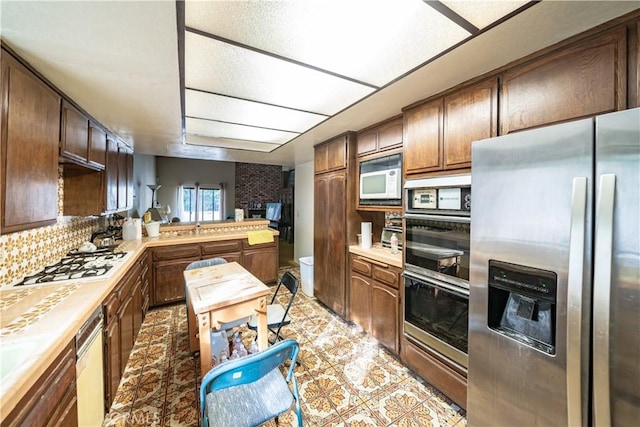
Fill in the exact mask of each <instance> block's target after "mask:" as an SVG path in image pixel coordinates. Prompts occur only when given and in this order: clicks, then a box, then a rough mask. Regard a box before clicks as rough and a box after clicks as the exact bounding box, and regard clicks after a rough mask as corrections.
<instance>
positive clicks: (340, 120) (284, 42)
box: [0, 0, 638, 167]
mask: <svg viewBox="0 0 640 427" xmlns="http://www.w3.org/2000/svg"><path fill="white" fill-rule="evenodd" d="M635 9H638V3H637V2H634V1H585V2H582V1H549V0H545V1H542V2H528V1H522V0H519V1H455V0H442V1H440V2H429V1H423V0H401V1H399V0H349V1H345V0H281V1H271V2H265V1H190V0H189V1H187V2H185V3H176V2H174V1H69V2H66V1H63V2H56V1H44V2H36V1H6V0H2V1H1V3H0V19H1V28H0V31H1V33H0V35H1V37H2V39H3V41H4V42H5V43H7V44H8V45H9V46H10V47H11V48H12V49H13V50H14V51H16V52H17V53H18V54H19V55H21V56H22V57H23V58H24V59H25V60H27V61H28V62H29V63H30V64H32V65H33V67H34V68H36V69H37V70H38V71H39V72H40V73H41V74H42V75H43V76H45V77H46V78H47V79H48V80H49V81H50V82H52V83H53V84H54V85H56V86H57V87H58V88H59V89H60V90H62V91H63V92H64V93H65V94H66V95H68V96H69V97H70V98H71V99H73V100H74V101H75V102H76V103H77V104H78V105H79V106H81V107H82V108H83V109H85V110H86V111H87V112H88V113H89V114H91V115H92V116H93V117H94V118H95V119H97V120H98V121H99V122H101V123H102V124H104V125H105V126H107V127H108V128H109V130H110V131H112V132H114V133H116V134H117V135H119V136H120V137H121V138H123V139H124V140H125V141H127V142H128V143H130V144H131V145H132V146H133V147H134V151H135V152H136V153H141V154H149V155H159V156H169V157H184V158H197V159H211V160H225V161H241V162H257V163H268V164H280V165H283V166H287V167H294V166H295V165H296V164H300V163H304V162H307V161H310V160H312V159H313V145H314V144H317V143H319V142H322V141H324V140H327V139H329V138H331V137H333V136H335V135H337V134H340V133H342V132H344V131H347V130H355V131H357V130H359V129H362V128H365V127H367V126H369V125H372V124H375V123H377V122H380V121H382V120H384V119H387V118H390V117H392V116H395V115H398V114H400V113H401V109H402V107H404V106H406V105H409V104H412V103H414V102H416V101H419V100H420V99H424V98H427V97H429V96H431V95H433V94H436V93H438V92H441V91H443V90H445V89H447V88H450V87H453V86H455V85H457V84H460V83H462V82H464V81H466V80H469V79H470V78H473V77H475V76H478V75H481V74H483V73H486V72H488V71H491V70H493V69H495V68H497V67H500V66H503V65H505V64H508V63H510V62H512V61H514V60H516V59H518V58H521V57H523V56H526V55H528V54H530V53H533V52H535V51H537V50H540V49H542V48H544V47H546V46H549V45H552V44H554V43H556V42H558V41H561V40H563V39H566V38H568V37H570V36H572V35H575V34H578V33H580V32H582V31H585V30H587V29H589V28H592V27H594V26H596V25H598V24H601V23H604V22H607V21H609V20H611V19H613V18H616V17H618V16H621V15H623V14H625V13H628V12H630V11H633V10H635Z"/></svg>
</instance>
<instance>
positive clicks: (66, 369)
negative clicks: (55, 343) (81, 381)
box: [2, 342, 78, 427]
mask: <svg viewBox="0 0 640 427" xmlns="http://www.w3.org/2000/svg"><path fill="white" fill-rule="evenodd" d="M2 425H3V426H7V427H9V426H12V427H13V426H77V425H78V411H77V395H76V352H75V347H74V343H73V342H71V343H69V345H67V346H66V347H65V349H64V350H63V351H62V352H61V353H60V355H59V356H58V357H57V358H56V360H55V361H54V362H53V363H52V364H51V366H50V367H49V368H48V369H47V371H45V373H44V374H42V376H41V377H40V378H39V379H38V381H36V383H35V384H34V385H33V387H31V389H29V391H28V392H27V393H25V395H24V397H23V398H22V399H21V400H20V402H18V404H17V405H16V407H15V409H14V410H13V411H11V412H10V413H9V414H6V416H5V417H4V419H3V421H2Z"/></svg>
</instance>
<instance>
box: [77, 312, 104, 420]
mask: <svg viewBox="0 0 640 427" xmlns="http://www.w3.org/2000/svg"><path fill="white" fill-rule="evenodd" d="M102 325H103V315H102V307H98V308H97V309H96V311H94V312H93V313H92V314H91V316H90V317H89V319H88V320H87V321H86V322H85V323H84V324H83V325H82V327H81V328H80V329H79V330H78V333H77V335H76V340H75V341H76V384H77V395H78V425H79V426H81V427H82V426H100V425H102V421H103V419H104V410H105V403H104V374H103V363H102Z"/></svg>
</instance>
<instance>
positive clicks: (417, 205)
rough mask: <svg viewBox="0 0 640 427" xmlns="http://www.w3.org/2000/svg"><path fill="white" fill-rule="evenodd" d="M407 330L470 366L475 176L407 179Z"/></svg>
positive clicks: (459, 363)
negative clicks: (472, 190)
mask: <svg viewBox="0 0 640 427" xmlns="http://www.w3.org/2000/svg"><path fill="white" fill-rule="evenodd" d="M405 190H406V198H405V200H406V206H405V212H406V214H405V247H404V251H403V253H404V265H405V271H404V280H405V281H404V284H405V297H404V334H405V335H406V336H408V337H410V338H411V339H412V340H413V341H414V342H416V343H418V344H420V345H421V346H422V347H423V348H424V349H425V350H426V351H428V352H431V353H432V354H435V355H436V356H438V357H440V358H441V359H445V360H446V361H447V362H448V363H449V364H450V365H452V366H454V367H455V368H457V369H458V370H459V371H461V372H466V368H467V342H468V305H469V283H468V279H469V246H470V216H469V212H470V209H471V177H470V176H469V175H457V176H450V177H439V178H429V179H420V180H412V181H407V182H406V184H405Z"/></svg>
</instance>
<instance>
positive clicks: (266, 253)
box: [149, 239, 278, 306]
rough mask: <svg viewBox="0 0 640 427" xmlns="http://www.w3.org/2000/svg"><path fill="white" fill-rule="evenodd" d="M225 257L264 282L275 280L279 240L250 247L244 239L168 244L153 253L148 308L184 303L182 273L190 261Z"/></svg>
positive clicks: (276, 276) (276, 277)
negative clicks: (196, 243) (149, 306)
mask: <svg viewBox="0 0 640 427" xmlns="http://www.w3.org/2000/svg"><path fill="white" fill-rule="evenodd" d="M217 257H220V258H224V259H225V260H227V262H237V263H238V264H240V265H242V266H243V267H244V268H246V269H247V270H249V271H250V272H251V274H253V275H254V276H256V277H257V278H258V279H260V280H261V281H262V282H264V283H275V282H276V281H277V280H278V239H274V241H273V242H272V243H264V244H257V245H249V242H248V241H247V239H235V240H221V241H215V242H207V243H202V244H199V245H194V244H185V245H171V246H163V247H158V248H154V249H153V250H152V254H151V259H152V273H151V274H152V277H153V279H152V280H151V300H150V302H149V303H150V305H151V306H158V305H163V304H169V303H175V302H183V301H184V300H185V289H184V276H183V272H184V270H185V269H186V268H187V266H188V265H189V264H191V263H192V262H193V261H198V260H201V259H209V258H217Z"/></svg>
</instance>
